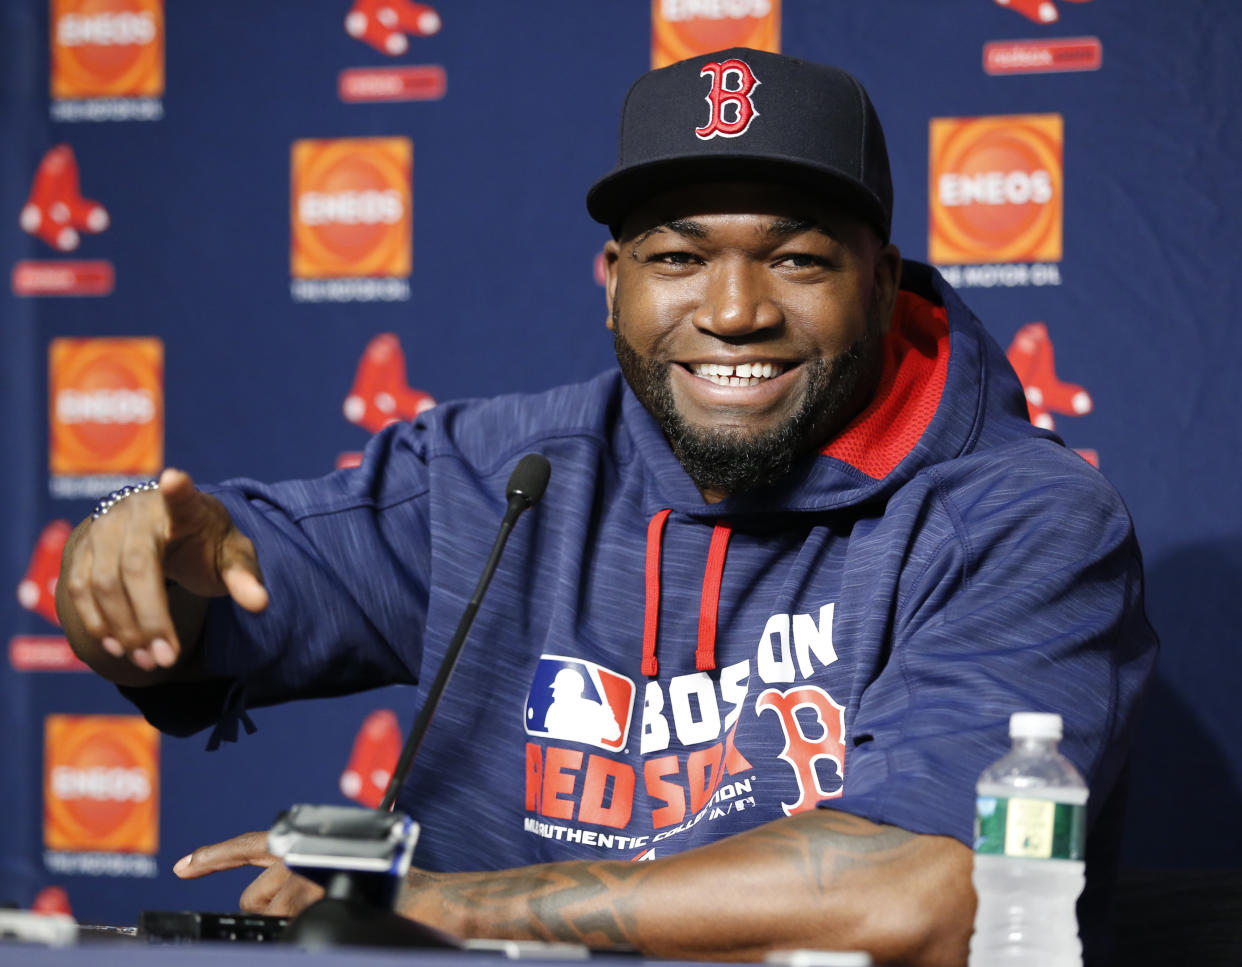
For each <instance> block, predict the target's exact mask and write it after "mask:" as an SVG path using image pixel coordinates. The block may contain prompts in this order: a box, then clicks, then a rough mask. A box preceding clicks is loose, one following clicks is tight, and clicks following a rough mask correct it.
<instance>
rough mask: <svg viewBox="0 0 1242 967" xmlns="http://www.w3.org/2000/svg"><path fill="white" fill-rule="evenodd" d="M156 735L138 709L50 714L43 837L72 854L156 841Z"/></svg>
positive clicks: (148, 848)
mask: <svg viewBox="0 0 1242 967" xmlns="http://www.w3.org/2000/svg"><path fill="white" fill-rule="evenodd" d="M159 743H160V740H159V733H158V732H157V731H156V730H155V729H153V728H152V727H151V726H150V725H148V724H147V723H146V722H145V721H144V720H143V719H142V718H141V717H140V716H137V715H49V716H48V717H47V718H46V719H45V720H44V732H43V843H44V845H45V846H46V847H47V848H48V849H53V850H64V851H71V852H95V851H98V852H109V853H148V854H150V853H154V852H155V851H156V849H157V848H158V847H159V750H160V744H159Z"/></svg>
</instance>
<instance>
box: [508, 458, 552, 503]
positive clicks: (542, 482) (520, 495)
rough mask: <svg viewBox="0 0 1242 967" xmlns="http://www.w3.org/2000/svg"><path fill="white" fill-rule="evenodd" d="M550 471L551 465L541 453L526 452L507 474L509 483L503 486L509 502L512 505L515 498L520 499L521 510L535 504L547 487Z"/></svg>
mask: <svg viewBox="0 0 1242 967" xmlns="http://www.w3.org/2000/svg"><path fill="white" fill-rule="evenodd" d="M551 473H552V465H551V464H550V463H548V458H547V457H545V456H544V455H543V454H542V453H528V454H526V456H524V457H523V458H522V459H521V460H519V461H518V464H517V466H516V467H514V468H513V473H512V474H511V475H510V476H509V485H508V486H507V487H506V488H505V496H506V497H507V498H509V504H510V505H512V504H513V503H514V501H515V500H516V501H520V502H521V505H522V509H523V510H527V509H529V508H531V507H533V506H535V504H537V503H539V498H540V497H542V496H543V492H544V490H545V489H547V486H548V477H549V476H550V475H551Z"/></svg>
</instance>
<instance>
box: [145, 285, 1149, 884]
mask: <svg viewBox="0 0 1242 967" xmlns="http://www.w3.org/2000/svg"><path fill="white" fill-rule="evenodd" d="M905 278H906V282H905V283H904V286H905V288H904V290H903V292H902V293H901V295H900V298H899V304H898V309H897V312H896V313H895V317H894V321H893V325H892V329H891V332H890V333H889V335H888V337H887V338H886V344H885V362H884V371H883V376H882V378H881V383H880V387H879V390H878V392H877V395H876V398H875V400H874V401H873V402H872V404H871V405H870V406H869V407H868V408H867V409H866V410H865V411H864V412H863V413H861V414H860V415H859V416H858V417H857V418H856V419H855V420H854V421H853V422H852V423H851V424H850V425H849V426H848V427H847V428H846V429H845V430H844V431H843V432H842V433H841V434H840V435H839V436H838V437H837V438H835V439H834V440H832V441H831V442H830V443H829V444H828V445H827V446H826V447H825V448H824V450H823V451H822V452H821V453H819V454H817V455H815V456H813V457H810V458H808V459H806V460H804V461H802V462H801V463H800V464H799V465H797V467H796V469H795V471H794V472H793V473H792V474H791V475H790V477H789V478H788V479H787V480H785V481H784V482H782V483H781V484H780V485H778V486H774V487H770V488H767V489H763V490H759V491H755V492H752V493H749V494H745V495H739V496H735V497H731V498H729V499H727V500H725V501H723V502H721V503H716V504H710V505H709V504H706V503H705V502H704V501H703V499H702V497H701V495H700V494H699V492H698V490H697V489H696V488H695V486H694V484H693V483H692V481H691V480H690V478H689V477H688V476H687V475H686V473H685V472H684V470H683V469H682V467H681V465H680V464H679V463H678V461H677V459H676V458H675V457H674V455H673V453H672V452H671V450H670V448H669V446H668V444H667V442H666V440H665V438H664V436H663V434H662V433H661V431H660V429H659V427H658V426H657V424H656V423H655V422H654V421H653V419H652V418H651V417H650V415H649V414H648V413H647V412H646V411H645V410H644V409H643V407H642V405H641V404H640V403H639V402H638V401H637V400H636V398H635V397H634V396H633V394H632V393H631V392H630V390H629V389H628V387H627V386H626V385H625V383H624V381H623V379H622V378H621V376H620V374H619V373H618V372H615V371H614V372H609V373H606V374H604V375H601V376H599V377H597V378H596V379H593V380H591V381H589V382H586V383H582V384H579V385H572V386H562V387H558V388H556V389H552V390H550V391H548V392H546V393H542V394H539V395H529V396H506V397H500V398H496V399H490V400H474V401H464V402H455V403H446V404H443V405H440V406H438V407H436V408H435V409H433V410H431V411H429V412H427V413H425V414H423V415H421V416H420V417H419V418H418V419H417V420H415V421H414V422H412V423H405V424H400V425H395V426H392V427H389V428H388V429H386V430H384V431H382V432H381V433H379V434H377V435H376V436H375V438H374V439H373V440H372V441H371V443H370V445H369V447H368V449H367V451H366V455H365V460H364V463H363V465H362V466H361V467H360V468H357V469H349V470H342V471H339V472H336V473H334V474H331V475H329V476H327V477H325V478H323V479H320V480H314V481H294V482H286V483H280V484H273V485H265V484H259V483H255V482H253V481H246V480H240V481H233V482H231V483H228V484H225V485H222V486H220V487H217V488H213V489H212V492H214V493H215V494H216V495H217V496H218V497H219V498H220V499H221V500H222V501H224V503H225V504H226V506H227V507H228V509H229V511H230V512H231V513H232V514H233V516H234V518H235V520H236V522H237V524H238V526H239V527H240V528H241V530H242V531H244V532H245V533H246V534H248V535H249V536H250V537H251V538H252V539H253V540H254V542H255V545H256V547H257V550H258V557H259V562H260V565H261V567H262V570H263V575H264V579H265V581H266V584H267V586H268V589H269V591H270V595H271V604H270V606H269V607H268V609H267V610H266V611H265V612H263V613H262V614H259V615H250V614H247V613H245V612H243V611H241V610H240V609H237V608H235V607H234V606H232V605H231V604H230V603H229V602H228V601H227V599H220V600H218V601H216V602H214V603H213V606H212V608H211V609H210V611H209V616H208V622H207V627H206V632H205V639H204V641H205V645H204V647H205V649H206V651H205V661H206V668H207V669H208V672H209V673H210V674H211V675H212V676H213V677H214V680H213V681H212V682H211V683H209V684H208V685H204V686H197V687H187V686H166V687H161V688H154V689H128V690H126V691H127V693H128V694H130V695H131V697H133V698H134V700H135V701H137V702H138V703H139V704H140V705H141V706H142V707H143V709H144V711H146V713H147V714H148V716H149V717H150V718H151V719H152V721H154V722H155V723H156V724H157V725H158V726H160V727H161V728H165V729H167V730H169V731H173V732H176V733H178V734H186V733H189V732H192V731H194V730H196V729H200V728H203V727H205V726H208V725H210V724H213V723H216V724H217V729H218V730H220V731H222V732H224V733H228V732H229V731H230V730H232V731H235V729H236V722H237V720H238V719H239V717H241V718H243V719H244V709H245V708H246V707H253V706H256V705H264V704H270V703H274V702H281V701H285V700H287V699H292V698H297V697H306V696H325V695H332V694H340V693H344V692H349V691H355V690H359V689H364V688H369V687H374V686H378V685H382V684H389V683H394V682H409V683H413V682H419V681H421V682H424V683H430V681H431V680H432V679H433V678H434V676H435V673H436V670H437V668H438V667H439V664H440V661H441V658H442V656H443V655H444V652H445V650H446V647H447V645H448V642H449V640H450V639H451V637H452V635H453V632H454V630H455V629H456V626H457V623H458V620H459V618H460V616H461V614H462V611H463V609H464V607H465V605H466V603H467V601H468V600H469V597H470V595H471V593H472V592H473V590H474V587H475V584H476V582H477V580H478V577H479V574H480V572H481V569H482V565H483V562H484V560H485V559H486V557H487V554H488V551H489V548H490V546H491V544H492V541H493V539H494V537H495V534H496V529H497V526H498V524H499V521H500V519H501V517H502V515H503V512H504V507H505V483H506V481H507V479H508V477H509V474H510V472H511V471H512V469H513V467H514V464H515V463H516V462H517V460H518V459H519V458H520V457H521V456H522V455H523V454H525V453H527V452H530V451H536V450H537V451H540V452H542V453H543V454H545V455H546V456H547V458H548V459H549V460H550V462H551V466H552V476H551V481H550V483H549V486H548V488H547V492H546V495H545V497H544V499H543V501H542V503H541V504H540V505H539V506H538V507H536V508H535V509H533V510H532V511H530V512H529V513H528V514H527V515H526V516H525V517H523V518H522V519H521V520H520V521H519V523H518V524H517V527H516V528H515V530H514V533H513V535H512V538H511V540H510V543H509V547H508V550H507V551H506V554H505V557H504V559H503V560H502V562H501V566H500V570H499V572H498V574H497V575H496V578H495V581H494V583H493V585H492V587H491V590H490V592H489V594H488V597H487V598H486V599H485V601H484V603H483V606H482V608H481V610H480V612H479V614H478V618H477V621H476V623H475V625H474V629H473V631H472V633H471V636H470V639H469V641H468V642H467V644H466V647H465V650H464V652H463V655H462V658H461V661H460V663H459V665H458V666H457V670H456V672H455V673H454V675H453V677H452V679H451V680H450V682H449V685H448V688H447V691H446V693H445V696H444V700H443V702H442V704H441V706H440V708H439V711H438V712H437V714H436V716H435V719H434V721H433V723H432V726H431V729H430V733H429V735H428V737H427V739H426V741H425V743H424V745H423V748H422V751H421V753H420V756H419V759H418V761H417V763H416V765H415V768H414V771H413V774H412V775H411V777H410V779H409V780H408V782H407V783H406V785H405V787H404V789H403V790H402V793H401V796H400V799H399V801H398V802H399V805H400V806H401V807H402V808H404V809H405V810H406V811H408V812H409V813H410V814H412V815H413V816H414V818H415V819H417V820H418V821H419V822H420V823H421V824H422V836H421V839H420V842H419V845H418V849H417V852H416V854H415V862H416V863H418V864H419V865H422V866H424V867H428V868H432V869H440V870H473V869H492V868H503V867H510V866H517V865H523V864H527V863H533V862H541V861H550V860H558V859H568V858H586V857H604V858H620V859H627V858H647V857H659V856H661V855H664V854H666V853H670V852H674V851H680V850H684V849H687V848H689V847H692V846H696V845H700V844H703V843H706V842H710V841H713V840H716V839H719V838H721V837H723V836H726V835H729V834H732V833H736V832H739V831H741V830H743V829H747V828H750V827H752V826H754V825H756V824H758V823H762V822H767V821H770V820H774V819H778V818H780V817H782V816H785V815H790V814H792V813H795V812H799V811H802V810H805V809H811V808H815V807H816V806H826V807H830V808H835V809H840V810H844V811H847V812H850V813H854V814H857V815H859V816H863V817H866V818H867V819H871V820H874V821H876V822H881V823H892V824H895V825H897V826H901V827H904V828H905V829H907V830H911V831H913V832H916V833H933V834H942V835H947V836H952V837H955V838H957V839H959V840H961V841H962V842H963V843H967V844H970V843H971V842H972V823H973V817H974V787H975V782H976V780H977V778H978V776H979V774H980V772H982V771H983V769H984V768H985V767H986V766H987V765H989V764H990V763H991V762H992V761H994V760H995V759H997V758H999V757H1000V756H1001V755H1002V754H1003V753H1004V752H1005V751H1006V750H1007V749H1008V747H1009V740H1008V737H1007V724H1008V719H1009V715H1010V713H1012V712H1015V711H1022V710H1031V711H1046V712H1058V713H1060V714H1061V716H1062V718H1063V719H1064V730H1065V739H1064V741H1063V743H1062V749H1063V751H1064V752H1065V753H1066V754H1067V755H1068V756H1069V758H1070V759H1071V760H1072V761H1073V762H1074V763H1075V765H1076V766H1077V767H1078V768H1079V770H1080V771H1081V772H1082V773H1083V775H1084V776H1085V777H1086V779H1087V781H1088V783H1089V785H1090V789H1091V797H1090V802H1089V807H1090V808H1089V813H1090V822H1091V824H1095V822H1096V820H1097V819H1098V817H1099V816H1100V814H1101V811H1102V810H1103V807H1104V805H1105V803H1106V801H1108V800H1110V798H1111V797H1110V793H1111V791H1112V790H1113V788H1114V785H1115V783H1116V781H1117V778H1118V773H1119V770H1120V768H1121V765H1122V761H1123V757H1124V750H1125V747H1126V744H1127V741H1128V736H1129V733H1130V731H1131V728H1132V725H1133V717H1134V711H1135V705H1136V701H1137V698H1138V695H1139V693H1140V691H1141V688H1142V684H1143V681H1144V679H1145V678H1146V675H1147V673H1148V672H1149V670H1150V668H1151V665H1152V662H1153V660H1154V656H1155V639H1154V637H1153V635H1152V632H1151V630H1150V628H1149V626H1148V624H1147V622H1146V619H1145V617H1144V615H1143V608H1142V572H1141V564H1140V559H1139V552H1138V548H1137V546H1136V544H1135V539H1134V534H1133V529H1132V525H1131V522H1130V519H1129V517H1128V515H1127V512H1126V510H1125V508H1124V506H1123V504H1122V502H1121V500H1120V498H1119V497H1118V495H1117V493H1116V492H1115V491H1114V489H1113V488H1112V487H1111V486H1110V485H1109V484H1108V483H1107V481H1106V480H1105V479H1104V478H1103V476H1101V474H1100V473H1099V472H1098V471H1096V470H1095V469H1094V468H1092V467H1091V466H1090V465H1088V464H1087V463H1086V462H1085V461H1084V460H1082V459H1081V458H1080V457H1079V456H1077V455H1076V454H1074V453H1073V452H1071V451H1069V450H1067V449H1066V448H1065V447H1064V446H1062V445H1061V443H1060V442H1059V441H1058V440H1057V439H1056V438H1055V437H1054V436H1052V435H1051V434H1049V433H1047V432H1045V431H1043V430H1040V429H1037V428H1035V427H1033V426H1032V425H1031V423H1030V421H1029V419H1028V417H1027V409H1026V403H1025V399H1024V397H1023V393H1022V389H1021V387H1020V385H1019V384H1018V382H1017V379H1016V378H1015V376H1014V373H1013V371H1012V369H1011V368H1010V367H1009V365H1008V363H1007V362H1006V360H1005V358H1004V355H1003V353H1002V352H1001V350H1000V348H999V347H998V346H997V345H996V343H995V342H994V341H993V340H992V339H991V338H990V337H989V336H988V335H987V334H986V332H985V331H984V329H983V327H982V326H981V324H980V323H979V322H978V320H977V319H975V318H974V316H973V315H972V314H971V313H970V311H969V310H968V309H967V308H966V307H965V306H964V305H963V304H962V303H961V301H960V300H959V299H958V297H957V295H956V293H954V292H953V291H952V290H951V289H950V288H949V287H948V286H947V285H945V284H944V282H943V281H942V280H941V279H940V277H939V276H938V275H936V274H935V273H934V272H932V271H931V270H929V269H927V268H926V267H923V266H918V265H915V264H913V263H907V264H906V267H905ZM414 700H415V698H414V695H413V694H412V695H411V703H412V704H413V703H414ZM402 714H403V717H408V718H412V717H413V710H412V709H404V710H402Z"/></svg>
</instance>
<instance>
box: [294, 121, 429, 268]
mask: <svg viewBox="0 0 1242 967" xmlns="http://www.w3.org/2000/svg"><path fill="white" fill-rule="evenodd" d="M292 167H293V171H292V187H293V190H292V199H291V203H292V212H291V218H292V236H291V239H292V243H291V250H292V251H291V254H290V263H291V264H290V271H291V273H292V274H293V276H294V278H302V279H313V278H348V277H357V276H389V277H391V276H408V275H409V274H410V262H411V254H410V249H411V236H412V232H411V225H412V223H413V219H412V215H411V209H412V207H413V194H412V187H411V186H412V177H413V167H414V146H413V144H412V143H411V142H410V140H409V138H336V139H329V140H303V141H295V142H294V144H293V157H292Z"/></svg>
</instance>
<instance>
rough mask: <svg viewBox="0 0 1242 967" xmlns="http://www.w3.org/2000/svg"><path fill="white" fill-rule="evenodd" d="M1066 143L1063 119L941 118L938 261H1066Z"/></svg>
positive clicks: (934, 172) (936, 162) (932, 242)
mask: <svg viewBox="0 0 1242 967" xmlns="http://www.w3.org/2000/svg"><path fill="white" fill-rule="evenodd" d="M1063 143H1064V141H1063V126H1062V121H1061V116H1060V115H1059V114H1024V115H1023V114H1015V115H1004V116H998V117H980V118H933V119H932V122H931V155H930V159H931V179H930V181H931V184H930V188H929V197H930V200H931V205H930V208H931V211H930V216H929V219H930V225H929V237H928V255H929V257H930V258H931V261H933V262H935V263H938V264H941V265H964V264H975V263H982V262H1055V261H1059V260H1060V258H1061V230H1062V198H1063V194H1064V192H1063V189H1064V176H1063V169H1062V150H1063Z"/></svg>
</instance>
